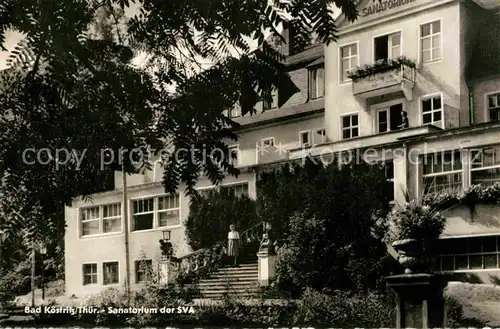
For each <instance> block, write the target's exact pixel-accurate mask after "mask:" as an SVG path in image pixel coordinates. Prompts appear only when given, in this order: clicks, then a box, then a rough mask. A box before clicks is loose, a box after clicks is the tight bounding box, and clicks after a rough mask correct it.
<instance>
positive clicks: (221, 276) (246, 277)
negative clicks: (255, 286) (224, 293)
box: [203, 273, 259, 281]
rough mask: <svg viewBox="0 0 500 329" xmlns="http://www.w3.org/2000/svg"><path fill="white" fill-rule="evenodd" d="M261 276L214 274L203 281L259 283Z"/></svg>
mask: <svg viewBox="0 0 500 329" xmlns="http://www.w3.org/2000/svg"><path fill="white" fill-rule="evenodd" d="M258 278H259V275H258V274H257V273H240V274H231V275H228V274H227V275H225V274H213V275H211V276H210V277H208V278H206V279H203V280H211V279H216V280H222V281H241V280H254V281H257V279H258Z"/></svg>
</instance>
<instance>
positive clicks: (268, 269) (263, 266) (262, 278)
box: [257, 249, 276, 287]
mask: <svg viewBox="0 0 500 329" xmlns="http://www.w3.org/2000/svg"><path fill="white" fill-rule="evenodd" d="M257 258H258V260H259V284H260V286H261V287H265V286H268V285H269V283H270V282H271V281H272V280H274V279H275V278H276V253H274V252H270V251H269V250H268V249H262V250H260V251H259V252H258V253H257Z"/></svg>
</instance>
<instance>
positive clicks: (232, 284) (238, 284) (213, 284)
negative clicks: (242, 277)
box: [199, 280, 257, 289]
mask: <svg viewBox="0 0 500 329" xmlns="http://www.w3.org/2000/svg"><path fill="white" fill-rule="evenodd" d="M256 284H257V282H256V281H255V280H252V281H215V282H200V283H199V287H200V289H203V288H206V287H222V288H224V287H253V286H255V285H256Z"/></svg>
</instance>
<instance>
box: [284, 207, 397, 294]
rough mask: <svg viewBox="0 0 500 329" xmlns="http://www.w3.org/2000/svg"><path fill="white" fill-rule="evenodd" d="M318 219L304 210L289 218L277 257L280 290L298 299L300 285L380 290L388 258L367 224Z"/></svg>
mask: <svg viewBox="0 0 500 329" xmlns="http://www.w3.org/2000/svg"><path fill="white" fill-rule="evenodd" d="M320 216H322V214H311V212H310V211H306V212H304V213H300V214H296V215H295V216H293V217H292V218H291V220H290V235H289V237H288V239H287V243H286V244H285V245H284V246H283V247H282V248H281V249H280V253H279V257H278V264H277V284H278V285H279V288H280V289H282V290H287V291H289V292H291V293H293V294H294V295H295V296H297V294H298V293H299V291H300V288H299V287H301V288H306V287H311V288H314V289H317V290H320V289H323V288H330V289H341V290H345V289H352V290H355V291H364V290H366V289H373V288H377V287H379V286H380V283H381V278H382V277H383V276H384V275H385V274H384V265H385V262H386V261H387V258H388V256H387V253H386V249H385V245H384V244H383V243H382V242H381V241H380V239H379V238H376V237H374V236H372V235H371V234H370V233H369V232H370V230H368V228H369V226H370V222H369V221H368V220H367V221H366V223H364V224H361V223H356V221H353V222H350V221H349V219H348V218H345V217H337V216H333V215H332V217H329V218H323V217H320ZM358 225H359V226H360V227H354V226H358ZM363 226H364V227H363ZM363 231H364V233H362V232H363Z"/></svg>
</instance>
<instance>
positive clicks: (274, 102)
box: [262, 88, 278, 111]
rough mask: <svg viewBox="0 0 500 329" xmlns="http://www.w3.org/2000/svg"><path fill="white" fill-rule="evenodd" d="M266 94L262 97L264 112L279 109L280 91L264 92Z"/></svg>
mask: <svg viewBox="0 0 500 329" xmlns="http://www.w3.org/2000/svg"><path fill="white" fill-rule="evenodd" d="M264 94H265V95H264V97H262V111H267V110H272V109H276V108H278V91H277V90H276V89H274V88H273V89H270V90H268V91H266V92H264Z"/></svg>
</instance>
